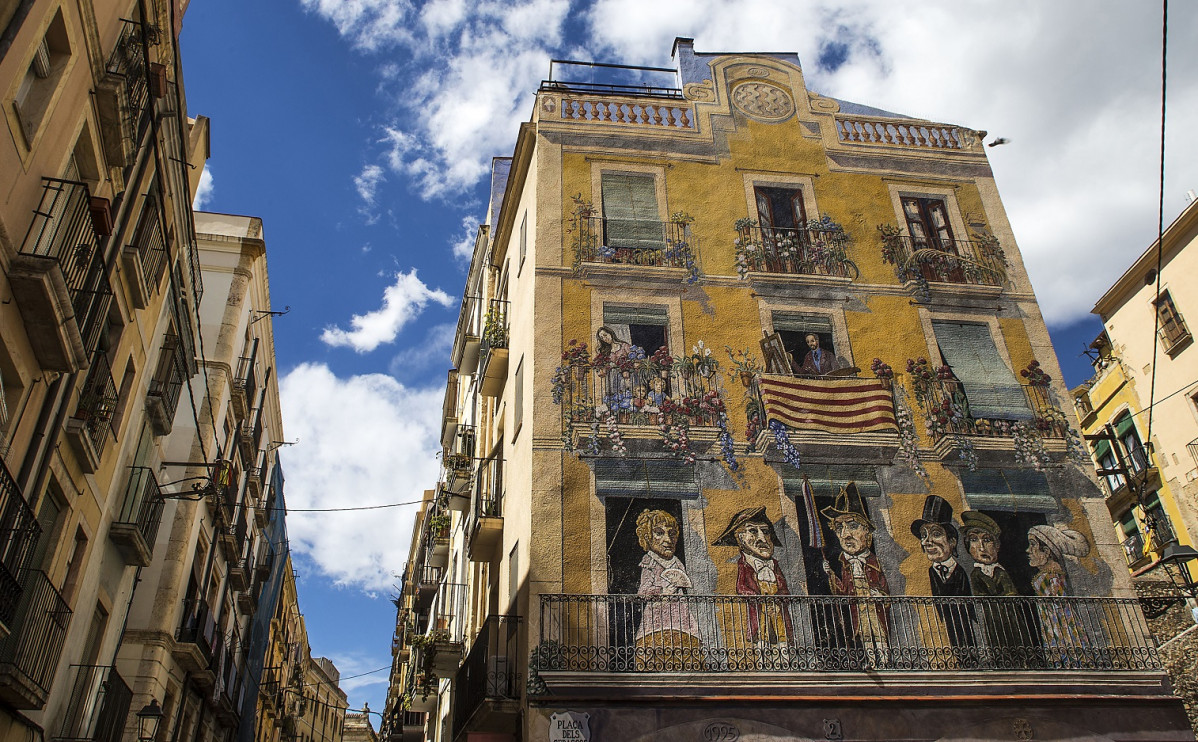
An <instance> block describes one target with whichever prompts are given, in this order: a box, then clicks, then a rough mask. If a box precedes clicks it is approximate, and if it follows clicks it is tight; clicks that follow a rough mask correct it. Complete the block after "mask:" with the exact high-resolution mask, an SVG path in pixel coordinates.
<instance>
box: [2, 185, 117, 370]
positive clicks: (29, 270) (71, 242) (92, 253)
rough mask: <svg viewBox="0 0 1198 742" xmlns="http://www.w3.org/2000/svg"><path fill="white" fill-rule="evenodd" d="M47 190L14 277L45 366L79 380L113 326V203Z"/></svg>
mask: <svg viewBox="0 0 1198 742" xmlns="http://www.w3.org/2000/svg"><path fill="white" fill-rule="evenodd" d="M43 182H44V188H43V190H42V197H41V202H40V203H39V205H38V207H37V208H36V209H35V210H34V212H33V214H34V216H33V221H32V222H31V223H30V225H29V230H28V232H26V234H25V241H24V243H23V244H22V246H21V250H20V252H19V253H18V254H17V255H16V256H14V257H13V260H12V263H11V265H10V266H9V268H8V276H9V279H10V281H11V282H12V289H13V295H14V296H15V297H16V299H17V304H18V306H19V307H20V308H21V318H22V319H23V320H24V323H25V329H26V332H27V334H28V336H29V343H30V345H31V347H32V348H33V352H34V355H36V356H37V359H38V362H39V363H40V364H41V365H42V367H44V368H46V369H49V370H52V371H62V372H65V373H71V372H74V371H78V370H80V369H82V368H84V367H86V366H87V363H88V356H89V354H91V353H92V351H94V350H95V349H96V347H97V345H98V344H99V340H100V335H101V333H102V332H103V331H104V328H105V327H106V326H107V323H108V308H109V305H110V303H111V301H112V289H111V287H110V285H109V282H108V273H107V269H106V267H105V265H104V256H103V254H102V253H103V250H102V246H103V243H104V241H105V239H106V238H107V236H108V235H109V234H111V232H112V222H111V215H110V212H109V207H108V202H107V200H105V199H97V198H93V197H92V195H91V192H90V191H89V189H88V187H87V184H86V183H80V182H76V181H68V180H57V179H53V178H44V179H43Z"/></svg>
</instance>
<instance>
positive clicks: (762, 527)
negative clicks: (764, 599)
mask: <svg viewBox="0 0 1198 742" xmlns="http://www.w3.org/2000/svg"><path fill="white" fill-rule="evenodd" d="M711 545H712V546H735V547H737V548H739V549H740V557H739V558H737V560H736V594H737V595H790V589H789V588H788V587H787V585H786V577H785V576H784V575H783V574H782V568H781V567H780V566H779V565H778V560H777V559H775V558H774V547H777V546H781V545H782V542H781V541H779V540H778V535H777V534H776V533H775V532H774V524H773V523H771V522H770V519H769V517H768V516H766V514H765V507H757V508H745V509H744V510H741V511H740V512H738V513H737V514H736V515H733V516H732V520H731V521H730V522H729V523H728V527H727V528H725V529H724V532H723V533H721V534H720V536H719V538H717V539H716V540H715V541H713V542H712V544H711ZM748 614H749V638H750V640H751V641H754V642H758V643H763V644H775V645H776V644H786V643H789V642H790V640H791V637H792V636H793V627H792V626H791V622H790V613H789V612H788V611H787V610H786V608H785V606H783V605H782V604H781V603H778V602H769V603H752V604H750V605H749V610H748Z"/></svg>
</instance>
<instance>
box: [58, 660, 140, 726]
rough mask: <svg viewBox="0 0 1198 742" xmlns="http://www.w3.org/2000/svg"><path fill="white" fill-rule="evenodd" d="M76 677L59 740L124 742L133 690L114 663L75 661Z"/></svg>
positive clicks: (74, 670) (73, 681)
mask: <svg viewBox="0 0 1198 742" xmlns="http://www.w3.org/2000/svg"><path fill="white" fill-rule="evenodd" d="M71 670H72V672H73V675H74V677H73V679H72V682H71V695H70V696H69V697H68V699H67V707H66V711H65V713H64V714H63V717H62V726H61V727H60V729H59V732H58V735H57V736H56V737H54V739H56V740H63V741H65V740H71V741H72V742H84V741H85V740H87V741H89V742H120V740H121V737H122V735H123V734H124V731H125V719H126V717H128V716H129V707H130V706H131V705H132V703H133V691H132V690H130V689H129V686H128V684H126V683H125V681H124V679H122V678H121V675H120V673H118V672H117V670H116V668H115V667H113V666H111V665H71Z"/></svg>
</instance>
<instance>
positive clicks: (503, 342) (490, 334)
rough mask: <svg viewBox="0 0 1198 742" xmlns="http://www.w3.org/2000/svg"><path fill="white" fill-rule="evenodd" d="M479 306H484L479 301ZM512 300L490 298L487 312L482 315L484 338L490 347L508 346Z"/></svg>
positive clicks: (484, 341) (485, 344) (486, 344)
mask: <svg viewBox="0 0 1198 742" xmlns="http://www.w3.org/2000/svg"><path fill="white" fill-rule="evenodd" d="M478 306H479V307H480V308H481V307H482V306H483V303H482V302H478ZM510 306H511V302H509V301H507V300H506V299H488V300H487V302H486V310H487V311H486V314H484V315H483V317H482V332H483V334H482V336H481V337H482V340H483V345H484V346H486V347H488V348H506V347H507V343H508V309H509V308H510Z"/></svg>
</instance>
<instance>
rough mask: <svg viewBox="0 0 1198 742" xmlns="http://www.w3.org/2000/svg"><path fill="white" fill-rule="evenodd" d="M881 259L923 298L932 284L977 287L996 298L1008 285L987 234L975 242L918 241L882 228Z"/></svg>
mask: <svg viewBox="0 0 1198 742" xmlns="http://www.w3.org/2000/svg"><path fill="white" fill-rule="evenodd" d="M979 236H980V237H983V236H981V235H979ZM882 258H883V260H885V261H886V262H887V263H891V264H893V265H894V272H895V275H896V276H898V279H899V280H900V281H902V282H903V283H904V284H907V285H908V286H910V287H912V288H914V289H915V290H916V291H917V292H918V293H920V294H921V295H923V296H925V298H926V297H927V295H928V294H929V292H930V291H931V290H932V288H935V286H933V284H940V285H944V284H953V285H957V286H969V287H979V288H981V289H983V290H984V291H985V293H992V294H994V295H997V294H998V293H999V292H1001V291H1002V289H1003V288H1005V287H1006V286H1007V284H1008V283H1009V279H1008V277H1007V261H1006V257H1005V255H1004V254H1003V250H1002V247H1000V246H999V244H998V240H997V239H995V238H994V237H990V236H988V235H987V236H984V238H983V239H977V240H956V239H954V240H942V239H938V238H928V239H922V238H920V239H917V238H913V237H910V236H909V235H905V234H901V233H900V232H899V231H898V229H897V228H895V227H885V228H883V229H882Z"/></svg>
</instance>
